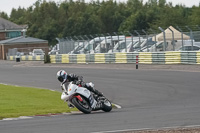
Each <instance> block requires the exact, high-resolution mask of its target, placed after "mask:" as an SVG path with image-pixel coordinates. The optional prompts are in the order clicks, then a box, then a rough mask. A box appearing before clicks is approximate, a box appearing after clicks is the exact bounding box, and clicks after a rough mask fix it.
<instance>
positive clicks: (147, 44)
mask: <svg viewBox="0 0 200 133" xmlns="http://www.w3.org/2000/svg"><path fill="white" fill-rule="evenodd" d="M142 32H144V33H145V34H146V37H147V52H149V43H148V34H147V32H146V31H145V30H144V29H142Z"/></svg>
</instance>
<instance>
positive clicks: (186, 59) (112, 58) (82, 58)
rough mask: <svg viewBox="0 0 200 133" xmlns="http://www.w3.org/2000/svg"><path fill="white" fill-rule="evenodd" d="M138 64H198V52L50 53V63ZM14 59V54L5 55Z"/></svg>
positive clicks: (25, 58)
mask: <svg viewBox="0 0 200 133" xmlns="http://www.w3.org/2000/svg"><path fill="white" fill-rule="evenodd" d="M136 56H138V58H139V63H140V64H200V51H198V52H195V51H193V52H188V51H187V52H180V51H174V52H171V51H168V52H134V53H96V54H59V55H50V62H51V63H136ZM20 58H21V60H22V61H37V60H41V61H42V60H44V56H28V55H27V56H21V57H20ZM7 60H14V61H15V60H16V56H7Z"/></svg>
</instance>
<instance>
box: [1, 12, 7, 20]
mask: <svg viewBox="0 0 200 133" xmlns="http://www.w3.org/2000/svg"><path fill="white" fill-rule="evenodd" d="M0 17H2V18H4V19H7V20H8V15H7V14H6V13H5V12H0Z"/></svg>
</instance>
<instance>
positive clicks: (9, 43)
mask: <svg viewBox="0 0 200 133" xmlns="http://www.w3.org/2000/svg"><path fill="white" fill-rule="evenodd" d="M13 49H14V52H12V51H13ZM33 49H42V50H43V51H44V52H45V54H48V52H49V46H48V41H47V40H42V39H38V38H33V37H25V36H20V37H15V38H11V39H7V40H3V41H0V59H3V60H6V55H16V53H17V52H20V53H23V54H24V55H28V54H29V52H32V51H33Z"/></svg>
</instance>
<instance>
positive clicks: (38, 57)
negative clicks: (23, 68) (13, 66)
mask: <svg viewBox="0 0 200 133" xmlns="http://www.w3.org/2000/svg"><path fill="white" fill-rule="evenodd" d="M16 58H20V60H21V61H44V55H35V56H32V55H25V56H20V57H19V56H7V60H10V61H15V60H16Z"/></svg>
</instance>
